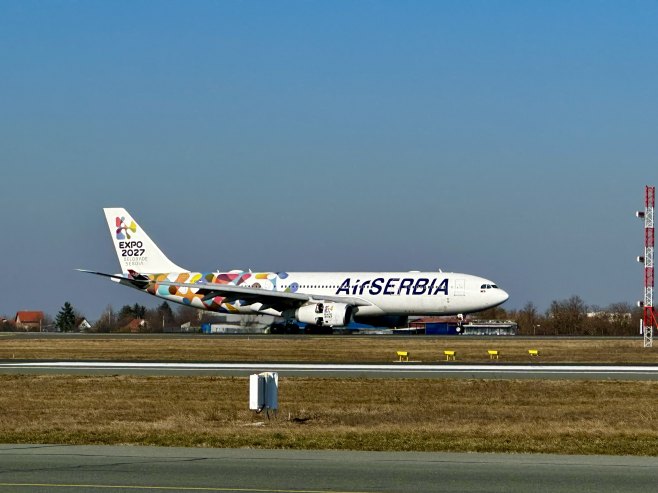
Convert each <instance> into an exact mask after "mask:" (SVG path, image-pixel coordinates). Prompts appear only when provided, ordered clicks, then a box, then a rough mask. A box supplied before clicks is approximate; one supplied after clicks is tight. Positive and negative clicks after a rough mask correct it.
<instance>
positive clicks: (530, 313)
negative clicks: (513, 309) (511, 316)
mask: <svg viewBox="0 0 658 493" xmlns="http://www.w3.org/2000/svg"><path fill="white" fill-rule="evenodd" d="M516 321H517V322H518V324H519V332H520V333H521V334H523V335H537V334H538V333H539V334H541V329H542V325H543V317H542V316H541V315H540V314H539V311H538V310H537V307H536V306H535V304H534V303H533V302H532V301H528V302H527V303H526V304H525V305H524V307H523V308H522V309H521V310H520V311H519V312H518V313H517V314H516Z"/></svg>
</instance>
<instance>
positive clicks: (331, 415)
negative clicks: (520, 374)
mask: <svg viewBox="0 0 658 493" xmlns="http://www.w3.org/2000/svg"><path fill="white" fill-rule="evenodd" d="M0 386H1V388H2V389H3V390H2V392H0V442H5V443H70V444H83V443H84V444H88V443H95V444H155V445H166V446H212V447H264V448H304V449H306V448H319V449H362V450H418V451H422V450H425V451H430V450H452V451H480V452H501V451H504V452H544V453H570V454H576V453H577V454H631V455H654V456H655V455H658V408H656V405H655V404H656V400H657V398H658V382H623V383H622V382H581V381H503V380H487V381H483V380H438V379H436V380H403V379H399V380H378V379H372V380H369V379H326V380H323V379H315V378H284V379H282V380H281V383H280V411H279V416H278V419H274V420H271V421H267V419H266V418H265V417H264V416H262V415H255V414H253V413H252V412H250V411H248V410H247V407H248V406H247V402H248V399H247V389H248V383H247V379H246V378H217V377H132V376H113V377H77V376H27V375H25V376H0ZM289 418H290V419H289ZM260 423H263V424H260Z"/></svg>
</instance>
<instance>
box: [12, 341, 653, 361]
mask: <svg viewBox="0 0 658 493" xmlns="http://www.w3.org/2000/svg"><path fill="white" fill-rule="evenodd" d="M2 335H3V337H0V359H12V358H14V359H67V360H68V359H77V360H123V361H127V360H159V361H179V360H180V361H250V362H254V361H268V362H280V361H300V362H307V361H316V362H350V363H354V362H390V361H392V360H393V359H395V353H396V351H398V350H404V351H409V352H410V354H411V360H412V361H423V362H425V363H428V362H438V361H441V360H442V359H443V351H444V350H446V349H452V350H455V351H457V360H458V361H463V362H471V363H483V362H488V361H489V359H488V356H487V350H488V349H497V350H499V351H500V352H501V357H500V362H517V363H518V362H528V361H529V360H530V358H529V356H528V349H538V350H539V351H540V358H539V361H542V362H545V363H646V364H658V347H654V348H650V349H647V348H643V347H642V341H641V340H639V339H594V338H592V339H569V338H563V339H549V338H537V339H530V338H515V337H492V338H488V339H484V338H468V337H434V338H432V337H397V336H394V337H381V336H379V337H377V336H374V337H340V336H338V337H322V336H316V337H313V336H306V337H289V338H287V337H267V336H264V337H263V336H257V337H252V338H246V337H229V336H207V337H182V338H179V337H153V338H151V337H147V338H144V337H131V336H129V335H128V336H125V337H120V338H114V337H102V336H100V337H99V336H92V337H89V336H84V335H81V336H80V337H57V336H54V337H53V336H50V337H44V338H27V337H22V336H16V335H7V334H2Z"/></svg>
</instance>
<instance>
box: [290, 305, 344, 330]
mask: <svg viewBox="0 0 658 493" xmlns="http://www.w3.org/2000/svg"><path fill="white" fill-rule="evenodd" d="M295 318H296V319H297V320H298V321H300V322H303V323H305V324H312V325H317V326H320V327H321V326H323V325H325V326H329V327H341V326H344V325H347V324H348V323H350V320H351V318H352V307H351V306H350V305H347V304H345V303H334V302H333V301H321V302H318V303H309V304H308V305H304V306H300V307H299V308H298V309H297V310H296V311H295Z"/></svg>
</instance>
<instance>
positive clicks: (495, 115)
mask: <svg viewBox="0 0 658 493" xmlns="http://www.w3.org/2000/svg"><path fill="white" fill-rule="evenodd" d="M656 26H658V3H656V2H648V1H647V2H637V1H625V2H619V1H590V2H588V1H579V2H571V1H551V2H540V1H523V2H522V1H452V2H439V1H429V2H414V1H411V2H408V1H399V2H392V1H384V2H379V1H361V2H352V1H349V2H348V1H345V2H334V1H332V2H328V1H327V2H308V1H298V2H289V1H281V2H270V1H262V2H237V1H231V2H228V1H226V2H220V1H208V2H203V1H194V2H189V1H180V2H177V1H162V2H152V1H134V0H131V1H123V2H122V1H113V2H100V1H25V0H20V1H18V0H17V1H13V2H11V1H2V2H0V74H1V75H0V110H1V112H2V118H0V166H1V169H2V175H1V176H2V185H3V186H2V190H1V192H0V206H1V208H2V215H1V216H0V217H1V218H0V230H1V231H2V236H1V237H0V262H1V266H2V276H1V279H0V313H4V314H6V315H9V316H13V314H14V313H15V312H16V310H19V309H44V310H46V311H47V312H49V313H51V314H53V315H54V314H55V313H56V312H57V311H58V309H59V308H60V307H61V305H62V304H63V303H64V302H65V301H67V300H69V301H71V302H72V303H73V304H74V306H75V307H76V308H78V309H79V310H80V311H82V312H84V313H86V314H87V315H88V316H89V317H90V318H96V317H97V316H98V315H99V314H100V312H101V311H102V309H103V308H104V307H105V306H106V305H107V304H108V303H112V304H113V305H115V306H120V305H122V304H124V303H134V302H139V303H145V304H147V305H149V306H152V305H153V302H152V301H150V298H149V297H147V296H146V295H142V294H140V293H137V292H136V291H133V290H130V289H127V288H122V287H120V286H116V285H114V284H113V283H109V282H105V281H104V280H102V279H96V278H93V277H90V276H85V275H83V274H79V273H77V272H75V271H74V270H73V269H74V268H76V267H81V268H91V269H98V270H103V271H108V272H115V271H117V270H118V264H117V262H116V258H115V256H114V251H113V248H112V245H111V242H110V237H109V233H108V231H107V228H106V225H105V222H104V218H103V214H102V210H101V208H102V207H104V206H105V207H108V206H124V207H126V208H128V209H129V210H130V211H131V212H132V213H133V214H134V216H135V217H136V218H137V220H138V221H139V222H140V223H142V225H143V226H144V228H145V229H146V230H147V231H148V232H149V233H150V235H151V236H152V237H153V238H154V239H155V240H156V241H157V242H158V244H159V245H160V246H161V248H162V249H163V250H164V251H165V252H166V253H167V254H168V255H169V256H170V257H171V258H172V259H173V260H174V261H175V262H176V263H178V264H180V265H183V266H186V267H188V268H190V269H201V270H213V269H216V268H219V269H226V270H228V269H233V268H242V269H248V268H251V269H254V270H288V271H299V270H318V271H322V270H412V269H417V270H433V269H437V268H442V269H443V270H453V271H458V272H467V273H472V274H476V275H482V276H486V277H489V278H491V279H493V280H494V281H496V282H497V283H498V284H500V286H501V287H503V288H505V289H506V290H507V291H508V292H509V293H510V295H511V298H510V300H509V301H508V302H507V306H508V307H510V308H515V307H517V308H518V307H522V306H523V305H524V304H525V303H526V302H527V301H533V302H535V303H536V304H537V305H538V306H539V307H540V308H541V309H542V310H543V309H545V308H547V307H548V305H549V304H550V301H551V300H554V299H563V298H567V297H569V296H571V295H572V294H577V295H579V296H581V297H582V298H583V299H584V300H585V302H586V303H587V304H590V305H594V304H596V305H607V304H609V303H611V302H617V301H628V302H634V301H635V300H637V299H640V298H641V295H642V268H641V266H640V265H639V264H637V263H636V262H635V261H634V257H635V256H636V255H639V254H641V253H642V248H643V239H642V224H641V222H640V221H639V220H637V219H635V218H634V217H633V214H634V211H635V210H636V209H639V208H642V207H643V193H644V185H645V184H655V183H656V182H658V172H657V170H658V138H657V137H656V135H657V130H658V97H657V95H658V49H657V47H658V29H656Z"/></svg>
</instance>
